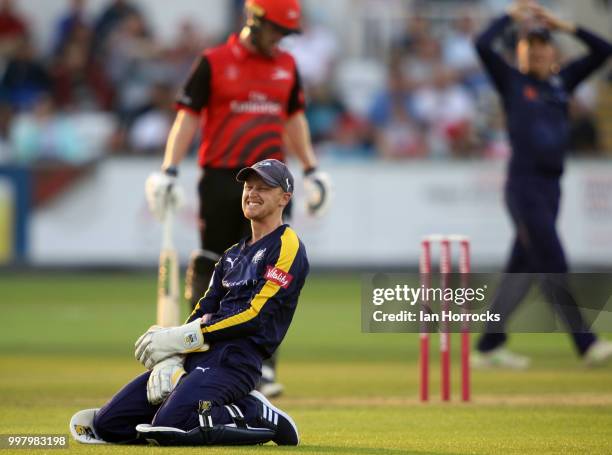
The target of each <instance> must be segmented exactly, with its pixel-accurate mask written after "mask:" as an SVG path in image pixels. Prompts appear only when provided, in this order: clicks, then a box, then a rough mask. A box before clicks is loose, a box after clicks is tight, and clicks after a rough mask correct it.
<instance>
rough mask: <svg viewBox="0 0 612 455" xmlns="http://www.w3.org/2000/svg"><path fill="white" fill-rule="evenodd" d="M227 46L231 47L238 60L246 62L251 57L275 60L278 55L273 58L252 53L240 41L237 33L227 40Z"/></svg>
mask: <svg viewBox="0 0 612 455" xmlns="http://www.w3.org/2000/svg"><path fill="white" fill-rule="evenodd" d="M227 44H228V45H229V46H230V48H231V50H232V53H233V54H234V56H235V57H236V58H237V59H238V60H246V59H247V58H249V57H255V58H261V59H266V60H274V59H275V58H276V55H275V56H273V57H266V56H264V55H261V54H260V53H259V52H256V51H252V50H250V49H249V48H248V47H246V46H245V45H244V44H242V42H241V41H240V36H239V35H238V34H237V33H232V34H231V35H230V37H229V38H228V40H227Z"/></svg>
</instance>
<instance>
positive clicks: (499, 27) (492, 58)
mask: <svg viewBox="0 0 612 455" xmlns="http://www.w3.org/2000/svg"><path fill="white" fill-rule="evenodd" d="M511 22H512V18H510V16H508V15H504V16H502V17H500V18H498V19H495V20H494V21H493V22H492V23H491V25H489V26H488V27H487V28H486V29H485V30H484V31H483V32H482V33H481V34H480V35H479V36H478V37H477V38H476V43H475V44H476V51H477V52H478V55H479V56H480V60H481V61H482V63H483V65H484V67H485V69H486V70H487V73H488V74H489V77H490V78H491V80H492V81H493V83H494V84H495V87H496V88H497V90H498V91H499V92H500V93H502V94H503V93H504V92H505V89H506V85H507V84H506V82H507V80H508V77H509V75H510V74H511V73H512V72H513V71H514V68H512V67H511V66H510V65H509V64H508V62H506V61H505V60H504V58H503V57H502V56H501V55H500V54H499V53H498V52H497V51H495V49H494V44H495V40H496V39H497V38H499V37H500V36H501V34H502V33H503V32H504V31H505V30H506V28H508V26H509V25H510V23H511Z"/></svg>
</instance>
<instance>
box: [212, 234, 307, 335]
mask: <svg viewBox="0 0 612 455" xmlns="http://www.w3.org/2000/svg"><path fill="white" fill-rule="evenodd" d="M302 250H303V247H302V246H301V245H300V242H299V239H298V238H297V235H295V233H293V231H291V230H289V229H287V231H286V235H283V236H282V237H281V244H280V245H279V248H275V249H274V250H273V251H271V252H270V253H268V254H267V255H266V259H265V262H264V264H263V267H262V272H261V275H260V277H259V279H258V283H257V285H256V287H255V290H256V291H255V294H254V295H253V297H252V298H251V300H250V302H248V306H245V308H244V309H243V310H241V311H238V312H236V313H235V314H232V315H226V316H224V317H222V318H219V319H213V320H212V321H210V322H209V323H206V324H203V325H202V333H203V335H204V339H205V340H206V341H211V342H214V341H222V340H228V339H235V338H242V337H246V336H250V335H254V334H258V333H261V332H262V331H264V330H265V327H264V326H265V325H266V324H267V323H269V321H270V320H271V315H273V314H275V313H276V312H278V311H281V307H282V306H285V308H284V309H290V310H294V309H295V306H296V305H297V297H298V296H299V294H300V291H301V290H302V287H303V285H304V282H305V279H306V274H307V273H308V266H307V261H305V260H304V253H303V251H302ZM305 264H306V265H305ZM288 305H293V308H286V306H288Z"/></svg>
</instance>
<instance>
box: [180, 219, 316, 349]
mask: <svg viewBox="0 0 612 455" xmlns="http://www.w3.org/2000/svg"><path fill="white" fill-rule="evenodd" d="M249 240H250V237H247V238H245V239H243V240H241V241H240V242H239V243H237V244H236V245H234V246H232V247H231V248H229V249H228V250H227V251H226V252H225V253H223V255H222V256H221V259H219V262H217V265H216V266H215V271H214V274H213V277H212V280H211V284H210V287H209V288H208V291H206V294H204V297H202V298H201V299H200V301H199V302H198V304H197V305H196V307H195V310H194V311H193V313H192V314H191V316H190V317H189V319H188V321H187V322H191V321H193V320H195V319H196V318H199V317H202V316H203V315H205V314H212V318H211V320H210V321H208V322H207V323H205V324H202V333H203V334H204V340H205V341H206V342H211V343H214V342H215V341H222V340H231V339H238V338H240V339H248V340H250V341H251V342H252V343H253V344H254V345H255V347H256V348H257V350H258V351H259V352H260V353H261V354H262V356H263V357H264V358H267V357H269V356H271V355H272V354H273V353H274V351H275V350H276V349H277V348H278V346H279V345H280V343H281V341H282V340H283V338H284V337H285V334H286V333H287V330H288V329H289V325H290V324H291V319H292V318H293V314H294V312H295V308H296V306H297V303H298V297H299V295H300V292H301V290H302V287H303V286H304V281H305V280H306V276H307V275H308V271H309V264H308V258H307V257H306V250H305V248H304V245H303V244H302V242H301V241H300V239H299V238H298V236H297V234H296V233H295V232H294V231H293V229H291V228H290V227H289V226H288V225H286V224H285V225H283V226H280V227H278V228H277V229H276V230H274V231H273V232H271V233H270V234H268V235H266V236H265V237H263V238H261V239H259V240H258V241H257V242H255V243H253V244H252V245H249V244H248V242H249Z"/></svg>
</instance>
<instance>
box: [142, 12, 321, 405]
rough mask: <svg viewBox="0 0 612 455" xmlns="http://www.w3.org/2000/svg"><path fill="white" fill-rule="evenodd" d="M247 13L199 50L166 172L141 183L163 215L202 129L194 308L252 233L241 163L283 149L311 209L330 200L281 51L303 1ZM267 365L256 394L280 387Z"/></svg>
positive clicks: (192, 268)
mask: <svg viewBox="0 0 612 455" xmlns="http://www.w3.org/2000/svg"><path fill="white" fill-rule="evenodd" d="M245 13H246V23H245V25H244V27H243V29H242V31H241V32H240V34H239V35H232V36H231V37H230V38H229V40H228V41H227V43H225V44H223V45H221V46H218V47H215V48H212V49H207V50H205V51H204V52H203V53H202V55H201V56H200V57H198V59H197V60H196V62H195V63H194V65H193V68H192V71H191V74H190V75H189V78H188V80H187V82H186V83H185V85H184V87H183V89H182V90H181V93H180V95H179V97H178V99H177V104H176V105H177V109H178V113H177V116H176V120H175V122H174V125H173V127H172V129H171V132H170V135H169V137H168V142H167V146H166V151H165V156H164V161H163V164H162V171H161V172H160V173H154V174H153V175H151V176H150V177H149V178H148V179H147V182H146V194H147V199H148V201H149V205H150V207H151V209H152V211H153V213H154V214H156V215H157V217H158V218H160V219H163V218H164V216H165V214H166V212H167V211H168V210H171V209H173V208H174V207H175V205H176V201H177V200H178V199H179V196H180V193H181V190H180V189H179V187H178V184H177V177H178V165H179V164H180V163H181V161H182V160H183V158H184V157H185V156H186V155H187V153H188V151H189V148H190V145H191V143H192V141H193V138H194V136H195V135H196V132H197V131H198V130H200V133H201V138H202V142H201V145H200V147H199V152H198V162H199V165H200V167H201V168H202V170H203V172H202V177H201V180H200V183H199V186H198V195H199V201H200V212H199V221H200V243H201V249H200V250H198V251H196V252H194V254H193V255H192V257H191V260H190V264H189V267H188V270H187V284H186V288H185V295H186V297H187V299H188V300H189V301H190V302H191V305H192V307H195V305H196V304H197V303H198V301H199V300H200V298H201V297H202V295H203V294H204V292H205V291H206V289H207V288H208V284H209V282H210V278H211V276H212V273H213V270H214V267H215V263H216V262H217V261H218V259H219V257H220V255H221V254H222V253H223V252H224V251H225V250H226V249H227V248H229V247H230V246H231V245H233V244H235V243H236V242H237V241H238V240H239V239H240V238H241V237H243V236H244V235H246V233H248V231H249V225H248V223H247V222H246V221H245V219H244V217H243V216H242V213H241V212H240V210H239V207H240V205H239V201H240V191H239V190H238V189H237V188H235V185H234V176H235V175H236V173H237V172H238V171H239V170H240V169H241V168H243V167H246V166H251V165H253V164H254V163H256V162H258V161H261V160H264V159H269V158H272V159H277V160H280V161H285V151H286V150H289V151H291V152H292V153H293V154H294V155H295V156H296V157H297V159H298V160H299V161H300V163H301V165H302V169H303V172H304V185H305V190H306V202H307V211H308V213H310V214H312V215H315V216H318V215H321V214H323V212H324V211H325V210H326V208H327V206H328V202H329V192H330V183H329V178H328V177H327V176H326V175H325V174H324V173H322V172H320V171H319V170H318V167H317V166H318V163H317V159H316V157H315V154H314V152H313V148H312V144H311V140H310V131H309V128H308V123H307V122H306V117H305V115H304V94H303V90H302V83H301V80H300V75H299V73H298V69H297V67H296V64H295V61H294V59H293V57H292V56H291V55H289V54H288V53H286V52H284V51H282V50H280V49H279V48H278V44H279V42H280V40H281V39H282V38H283V37H285V36H287V35H289V34H292V33H299V32H300V20H301V8H300V4H299V0H247V1H246V3H245ZM285 216H288V213H287V211H286V212H285ZM266 365H267V367H266V368H265V372H264V377H263V380H262V385H261V391H262V392H263V393H264V394H266V395H268V396H274V395H277V394H279V393H280V392H281V391H282V386H281V385H280V384H278V383H276V381H275V365H274V362H273V360H270V361H268V362H266Z"/></svg>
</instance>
